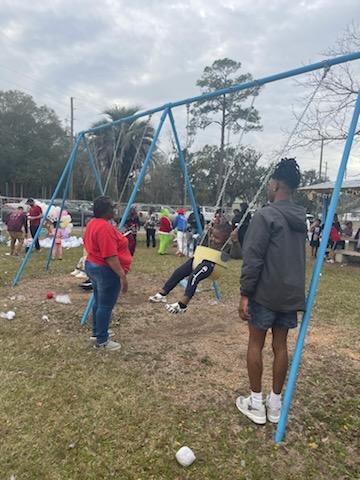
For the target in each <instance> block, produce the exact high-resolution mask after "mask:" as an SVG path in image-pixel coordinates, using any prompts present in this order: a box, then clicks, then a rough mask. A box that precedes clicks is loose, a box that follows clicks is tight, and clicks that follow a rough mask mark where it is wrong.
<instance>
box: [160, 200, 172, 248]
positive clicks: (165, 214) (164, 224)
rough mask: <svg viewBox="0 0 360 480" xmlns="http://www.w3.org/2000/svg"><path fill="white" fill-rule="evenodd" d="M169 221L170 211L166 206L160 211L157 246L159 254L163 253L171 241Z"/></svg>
mask: <svg viewBox="0 0 360 480" xmlns="http://www.w3.org/2000/svg"><path fill="white" fill-rule="evenodd" d="M171 230H172V226H171V222H170V212H169V210H168V209H167V208H163V209H162V210H161V212H160V227H159V234H160V246H159V252H158V253H159V254H160V255H165V254H166V250H167V248H168V246H169V243H170V242H171Z"/></svg>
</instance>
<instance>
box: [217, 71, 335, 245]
mask: <svg viewBox="0 0 360 480" xmlns="http://www.w3.org/2000/svg"><path fill="white" fill-rule="evenodd" d="M330 68H331V67H330V66H329V65H328V64H327V65H326V66H325V67H324V72H323V75H322V77H321V80H320V82H319V83H318V85H317V86H316V88H315V89H314V91H313V93H312V94H311V96H310V99H309V101H308V102H307V104H306V105H305V108H304V110H303V112H302V113H301V115H300V117H299V118H298V120H297V122H296V124H295V126H294V128H293V130H292V131H291V133H290V135H289V137H288V139H287V141H286V143H285V145H284V147H283V149H282V151H281V153H280V155H279V156H278V158H280V159H281V158H283V156H284V155H285V153H286V151H287V149H288V147H289V144H290V141H291V140H292V137H293V136H294V135H295V133H296V132H297V129H298V128H299V125H300V123H301V122H302V120H303V118H304V116H305V114H306V112H307V111H308V109H309V107H310V105H311V104H312V102H313V100H314V98H315V96H316V94H317V92H318V91H319V89H320V87H321V86H322V84H323V82H324V80H325V78H326V76H327V74H328V73H329V71H330ZM276 164H277V160H276V161H274V162H271V164H270V166H269V168H268V171H267V172H266V174H265V175H264V177H263V180H262V182H261V184H260V187H259V189H258V191H257V192H256V194H255V196H254V198H253V199H252V201H251V202H250V204H249V206H248V208H247V209H246V211H245V213H244V214H243V216H242V217H241V220H240V222H239V224H238V226H237V227H236V228H237V230H239V228H240V227H241V226H242V225H243V224H244V222H245V220H246V218H247V216H248V215H249V213H250V211H251V210H252V208H253V207H254V205H255V204H256V202H257V199H258V198H259V196H260V194H261V192H262V190H263V188H264V187H265V186H266V185H267V183H268V181H269V180H270V177H271V175H272V173H273V171H274V167H275V166H276ZM230 241H231V239H230V238H229V239H228V240H227V241H226V242H225V243H224V245H223V246H222V249H221V250H222V251H223V250H224V249H225V247H226V246H227V245H228V244H229V243H230Z"/></svg>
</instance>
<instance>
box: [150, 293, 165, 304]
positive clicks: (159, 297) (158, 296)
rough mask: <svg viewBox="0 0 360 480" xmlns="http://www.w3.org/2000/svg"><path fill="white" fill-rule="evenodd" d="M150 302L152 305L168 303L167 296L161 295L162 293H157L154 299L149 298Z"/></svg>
mask: <svg viewBox="0 0 360 480" xmlns="http://www.w3.org/2000/svg"><path fill="white" fill-rule="evenodd" d="M149 302H151V303H166V302H167V300H166V295H161V293H155V295H153V296H152V297H149Z"/></svg>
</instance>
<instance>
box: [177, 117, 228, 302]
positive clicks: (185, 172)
mask: <svg viewBox="0 0 360 480" xmlns="http://www.w3.org/2000/svg"><path fill="white" fill-rule="evenodd" d="M169 120H170V124H171V129H172V131H173V134H174V138H175V144H176V149H177V151H178V155H179V163H180V168H181V170H182V172H183V175H184V179H185V184H186V186H187V189H188V192H189V197H190V201H191V205H192V209H193V212H194V215H195V219H196V225H197V228H198V231H199V232H200V235H201V234H202V231H203V228H202V225H201V220H200V215H199V212H198V207H197V204H196V200H195V195H194V190H193V188H192V186H191V182H190V178H189V172H188V169H187V165H186V162H185V159H184V154H183V151H182V149H181V145H180V140H179V136H178V133H177V130H176V126H175V119H174V115H173V113H172V110H171V109H169ZM212 286H213V289H214V292H215V296H216V299H217V300H220V299H221V295H220V291H219V289H218V286H217V285H216V283H215V282H213V284H212Z"/></svg>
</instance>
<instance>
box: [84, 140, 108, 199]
mask: <svg viewBox="0 0 360 480" xmlns="http://www.w3.org/2000/svg"><path fill="white" fill-rule="evenodd" d="M83 143H84V147H85V150H86V153H87V156H88V160H89V164H90V167H91V170H92V171H93V174H94V177H95V180H96V184H97V186H98V189H99V190H100V193H101V195H104V194H105V192H104V189H103V186H102V183H101V179H100V175H99V172H98V170H97V168H96V164H95V160H94V156H93V154H92V152H91V150H90V145H89V144H88V141H87V139H86V137H85V136H84V140H83Z"/></svg>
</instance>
